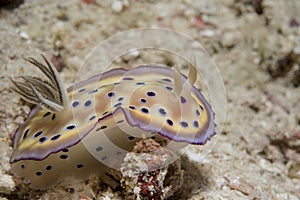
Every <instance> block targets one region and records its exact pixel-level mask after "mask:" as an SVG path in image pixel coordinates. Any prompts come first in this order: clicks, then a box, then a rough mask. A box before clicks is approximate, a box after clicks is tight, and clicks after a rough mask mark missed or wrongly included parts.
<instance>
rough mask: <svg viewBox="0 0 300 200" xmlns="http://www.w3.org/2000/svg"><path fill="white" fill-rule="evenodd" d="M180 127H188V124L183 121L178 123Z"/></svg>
mask: <svg viewBox="0 0 300 200" xmlns="http://www.w3.org/2000/svg"><path fill="white" fill-rule="evenodd" d="M180 125H181V126H182V127H184V128H186V127H188V126H189V124H188V123H187V122H185V121H182V122H180Z"/></svg>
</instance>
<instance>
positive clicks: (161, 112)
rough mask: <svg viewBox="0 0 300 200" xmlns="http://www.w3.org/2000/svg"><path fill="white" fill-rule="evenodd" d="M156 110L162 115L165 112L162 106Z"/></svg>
mask: <svg viewBox="0 0 300 200" xmlns="http://www.w3.org/2000/svg"><path fill="white" fill-rule="evenodd" d="M158 111H159V113H160V114H162V115H164V116H165V115H166V114H167V113H166V111H165V109H163V108H160V109H159V110H158Z"/></svg>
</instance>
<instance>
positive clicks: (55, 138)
mask: <svg viewBox="0 0 300 200" xmlns="http://www.w3.org/2000/svg"><path fill="white" fill-rule="evenodd" d="M59 137H60V134H57V135H54V136H53V137H52V138H51V140H57V139H58V138H59Z"/></svg>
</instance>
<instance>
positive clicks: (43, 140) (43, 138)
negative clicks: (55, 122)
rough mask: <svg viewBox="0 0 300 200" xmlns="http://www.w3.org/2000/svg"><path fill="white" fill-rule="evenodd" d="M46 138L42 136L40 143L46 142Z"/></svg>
mask: <svg viewBox="0 0 300 200" xmlns="http://www.w3.org/2000/svg"><path fill="white" fill-rule="evenodd" d="M46 140H47V137H42V138H40V139H39V141H40V143H43V142H45V141H46Z"/></svg>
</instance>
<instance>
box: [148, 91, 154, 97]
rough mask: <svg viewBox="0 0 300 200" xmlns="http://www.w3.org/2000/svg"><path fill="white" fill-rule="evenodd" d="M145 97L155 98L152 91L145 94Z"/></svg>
mask: <svg viewBox="0 0 300 200" xmlns="http://www.w3.org/2000/svg"><path fill="white" fill-rule="evenodd" d="M147 95H148V96H149V97H154V96H155V93H154V92H152V91H150V92H147Z"/></svg>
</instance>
